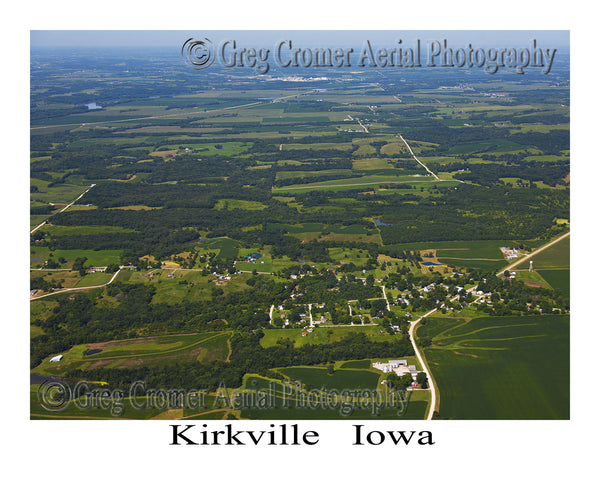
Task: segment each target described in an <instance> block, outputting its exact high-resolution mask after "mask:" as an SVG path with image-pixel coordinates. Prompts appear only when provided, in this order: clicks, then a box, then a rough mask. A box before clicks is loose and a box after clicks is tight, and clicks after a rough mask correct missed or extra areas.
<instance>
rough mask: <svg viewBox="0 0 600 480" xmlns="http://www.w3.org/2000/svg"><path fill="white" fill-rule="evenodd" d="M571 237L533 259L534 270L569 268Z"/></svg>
mask: <svg viewBox="0 0 600 480" xmlns="http://www.w3.org/2000/svg"><path fill="white" fill-rule="evenodd" d="M570 248H571V237H566V238H564V239H563V240H561V241H560V242H557V243H555V244H554V245H552V246H551V247H548V248H547V249H546V250H544V251H542V252H540V253H538V254H537V255H535V256H534V257H533V268H534V269H536V270H537V269H542V270H543V269H546V268H569V266H570V253H569V252H570Z"/></svg>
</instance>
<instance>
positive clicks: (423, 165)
mask: <svg viewBox="0 0 600 480" xmlns="http://www.w3.org/2000/svg"><path fill="white" fill-rule="evenodd" d="M398 136H399V137H400V138H401V139H402V141H403V142H404V145H406V148H408V151H409V152H410V154H411V155H412V157H413V158H414V159H415V160H416V161H417V162H418V164H419V165H421V166H422V167H423V168H424V169H425V170H427V171H428V172H429V175H433V176H434V177H435V179H436V180H437V181H438V182H439V181H440V177H438V176H437V175H436V174H435V173H433V172H432V171H431V170H429V168H427V165H425V164H424V163H423V162H421V160H419V159H418V158H417V156H416V155H415V154H414V153H413V151H412V148H410V145H409V144H408V142H407V141H406V140H404V137H403V136H402V135H401V134H398Z"/></svg>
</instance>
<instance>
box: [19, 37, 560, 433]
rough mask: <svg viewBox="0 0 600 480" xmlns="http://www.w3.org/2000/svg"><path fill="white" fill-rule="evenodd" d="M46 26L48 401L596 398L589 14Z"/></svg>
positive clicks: (43, 371) (134, 412) (469, 415)
mask: <svg viewBox="0 0 600 480" xmlns="http://www.w3.org/2000/svg"><path fill="white" fill-rule="evenodd" d="M30 38H31V44H30V64H29V66H30V72H29V75H30V89H29V95H30V132H29V133H30V160H29V162H30V166H29V175H30V181H29V189H30V194H29V198H30V235H29V242H30V243H29V264H30V266H29V268H30V276H29V277H30V287H29V288H30V295H29V308H30V326H29V330H30V336H29V356H30V365H29V371H30V386H29V388H30V392H29V397H30V411H29V415H30V419H32V420H45V419H64V420H76V419H81V420H85V419H99V420H114V419H136V420H145V419H159V420H160V419H163V420H183V419H186V420H193V421H199V422H202V421H204V420H223V421H233V420H266V421H284V420H342V421H344V420H351V421H355V422H356V421H367V420H387V421H391V420H398V421H399V422H403V421H405V420H568V419H570V418H571V416H570V408H571V400H570V398H571V388H570V376H571V364H570V363H571V362H570V311H571V305H570V36H569V31H563V30H557V31H550V30H546V31H524V30H522V31H501V30H498V31H478V30H473V31H460V30H457V31H434V30H428V31H410V30H409V31H389V30H378V31H370V30H355V31H353V30H341V31H322V30H314V31H310V30H297V31H276V30H273V31H259V30H231V31H226V30H219V31H218V30H211V31H184V30H181V31H175V30H173V31H167V30H165V31H150V30H148V31H126V30H118V31H101V30H96V31H85V30H81V31H76V30H71V31H61V30H31V32H30ZM25 154H26V153H25ZM23 270H24V269H23ZM25 292H26V290H25ZM25 318H26V317H25ZM25 321H26V320H25ZM35 423H36V424H40V423H43V422H35ZM53 423H55V422H53ZM77 423H78V424H79V423H81V422H77ZM379 423H382V422H379ZM439 423H442V422H439ZM454 423H456V422H454ZM401 424H402V423H401ZM401 424H400V425H401ZM398 428H400V427H398Z"/></svg>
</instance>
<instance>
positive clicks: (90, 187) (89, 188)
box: [29, 183, 96, 235]
mask: <svg viewBox="0 0 600 480" xmlns="http://www.w3.org/2000/svg"><path fill="white" fill-rule="evenodd" d="M95 186H96V184H95V183H92V184H91V185H90V186H89V187H88V189H87V190H86V191H85V192H83V193H82V194H81V195H79V196H78V197H77V198H76V199H75V200H73V201H72V202H71V203H69V204H68V205H66V206H65V207H64V208H63V209H62V210H61V211H60V212H58V213H62V212H64V211H65V210H66V209H67V208H69V207H70V206H71V205H73V204H74V203H75V202H76V201H77V200H79V199H80V198H81V197H83V196H84V195H85V194H86V193H87V192H89V191H90V190H91V189H92V187H95ZM50 216H52V215H50ZM48 218H50V217H48ZM48 218H47V219H46V220H48ZM46 220H44V221H43V222H42V223H40V224H39V225H38V226H37V227H35V228H34V229H33V230H32V231H31V232H29V234H30V235H31V234H32V233H33V232H35V231H36V230H37V229H38V228H40V227H41V226H42V225H44V224H45V223H46Z"/></svg>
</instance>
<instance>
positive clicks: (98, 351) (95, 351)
mask: <svg viewBox="0 0 600 480" xmlns="http://www.w3.org/2000/svg"><path fill="white" fill-rule="evenodd" d="M101 351H102V349H100V348H94V349H92V350H88V351H87V352H85V354H86V355H93V354H94V353H100V352H101Z"/></svg>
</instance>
